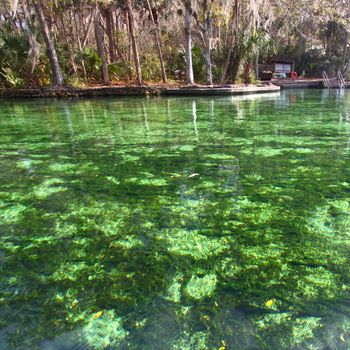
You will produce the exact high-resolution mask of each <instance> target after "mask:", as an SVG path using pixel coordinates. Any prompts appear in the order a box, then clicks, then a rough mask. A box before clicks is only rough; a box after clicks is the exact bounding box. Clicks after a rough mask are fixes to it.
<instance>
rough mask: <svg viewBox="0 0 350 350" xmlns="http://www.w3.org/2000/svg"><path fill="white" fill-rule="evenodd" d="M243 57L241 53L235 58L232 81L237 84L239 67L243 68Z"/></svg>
mask: <svg viewBox="0 0 350 350" xmlns="http://www.w3.org/2000/svg"><path fill="white" fill-rule="evenodd" d="M241 61H242V57H241V54H240V53H237V54H235V57H234V59H233V62H232V76H231V78H232V81H233V82H235V81H236V80H237V75H238V72H239V67H240V66H241Z"/></svg>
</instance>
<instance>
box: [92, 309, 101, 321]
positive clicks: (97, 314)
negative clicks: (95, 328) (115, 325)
mask: <svg viewBox="0 0 350 350" xmlns="http://www.w3.org/2000/svg"><path fill="white" fill-rule="evenodd" d="M102 315H103V311H99V312H96V313H95V314H94V315H93V316H92V319H93V320H97V319H98V318H100V317H101V316H102Z"/></svg>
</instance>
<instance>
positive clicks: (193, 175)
mask: <svg viewBox="0 0 350 350" xmlns="http://www.w3.org/2000/svg"><path fill="white" fill-rule="evenodd" d="M195 176H199V174H197V173H194V174H191V175H190V176H189V178H191V177H195Z"/></svg>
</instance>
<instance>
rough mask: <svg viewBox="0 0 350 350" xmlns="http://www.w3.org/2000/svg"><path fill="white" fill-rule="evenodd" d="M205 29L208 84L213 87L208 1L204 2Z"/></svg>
mask: <svg viewBox="0 0 350 350" xmlns="http://www.w3.org/2000/svg"><path fill="white" fill-rule="evenodd" d="M203 3H204V15H205V18H204V27H203V29H204V30H203V36H204V59H205V68H206V73H207V84H208V85H213V72H212V63H211V30H212V28H211V18H210V15H211V13H210V10H209V9H208V0H204V2H203Z"/></svg>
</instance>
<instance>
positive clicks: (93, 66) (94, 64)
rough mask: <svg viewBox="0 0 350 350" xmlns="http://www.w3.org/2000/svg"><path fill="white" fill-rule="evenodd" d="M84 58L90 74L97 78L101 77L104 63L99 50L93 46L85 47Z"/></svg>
mask: <svg viewBox="0 0 350 350" xmlns="http://www.w3.org/2000/svg"><path fill="white" fill-rule="evenodd" d="M83 58H84V61H85V66H86V72H87V74H88V76H89V77H91V78H95V79H96V78H97V77H99V76H100V75H101V67H102V63H101V58H100V56H99V54H98V52H97V50H96V49H93V48H91V47H85V48H84V52H83Z"/></svg>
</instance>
